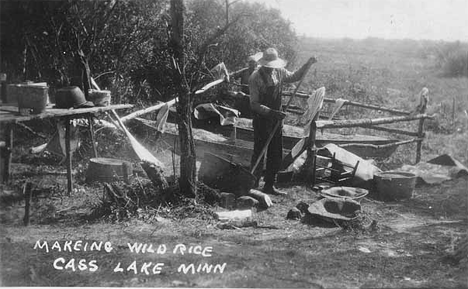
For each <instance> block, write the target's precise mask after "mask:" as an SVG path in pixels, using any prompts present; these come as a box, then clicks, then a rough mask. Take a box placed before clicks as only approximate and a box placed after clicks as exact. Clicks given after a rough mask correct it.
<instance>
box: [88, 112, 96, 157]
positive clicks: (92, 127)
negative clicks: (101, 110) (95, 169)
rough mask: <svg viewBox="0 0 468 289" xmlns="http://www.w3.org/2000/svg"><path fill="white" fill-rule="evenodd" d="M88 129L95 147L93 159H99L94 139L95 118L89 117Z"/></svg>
mask: <svg viewBox="0 0 468 289" xmlns="http://www.w3.org/2000/svg"><path fill="white" fill-rule="evenodd" d="M88 127H89V135H90V137H91V145H92V147H93V157H95V158H97V156H98V154H97V148H96V138H95V137H94V125H93V117H92V116H91V115H89V116H88Z"/></svg>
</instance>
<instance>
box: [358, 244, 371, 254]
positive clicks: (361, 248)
mask: <svg viewBox="0 0 468 289" xmlns="http://www.w3.org/2000/svg"><path fill="white" fill-rule="evenodd" d="M358 250H359V251H361V252H363V253H372V252H371V250H369V248H366V247H361V246H359V247H358Z"/></svg>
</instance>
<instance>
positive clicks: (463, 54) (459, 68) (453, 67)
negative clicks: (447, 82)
mask: <svg viewBox="0 0 468 289" xmlns="http://www.w3.org/2000/svg"><path fill="white" fill-rule="evenodd" d="M444 74H445V75H446V76H450V77H457V76H465V77H468V50H458V51H453V52H452V53H450V54H449V55H448V56H447V58H446V60H445V64H444Z"/></svg>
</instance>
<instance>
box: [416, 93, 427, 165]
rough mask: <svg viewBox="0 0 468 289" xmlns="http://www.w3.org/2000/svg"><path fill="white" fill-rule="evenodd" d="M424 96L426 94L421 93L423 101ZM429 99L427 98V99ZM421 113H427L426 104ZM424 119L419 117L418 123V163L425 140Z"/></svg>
mask: <svg viewBox="0 0 468 289" xmlns="http://www.w3.org/2000/svg"><path fill="white" fill-rule="evenodd" d="M423 97H424V95H422V94H421V102H422V98H423ZM426 101H427V99H426ZM419 113H420V114H425V113H426V105H424V106H423V107H422V108H421V111H419ZM424 120H425V118H421V119H419V124H418V138H419V140H418V142H417V144H416V163H419V162H420V161H421V149H422V142H423V139H424V135H425V133H424Z"/></svg>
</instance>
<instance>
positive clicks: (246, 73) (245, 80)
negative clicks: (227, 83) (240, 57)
mask: <svg viewBox="0 0 468 289" xmlns="http://www.w3.org/2000/svg"><path fill="white" fill-rule="evenodd" d="M247 65H248V67H247V68H245V69H242V70H241V71H239V72H237V73H235V74H233V75H232V77H233V78H234V79H239V80H240V84H241V91H242V92H243V93H244V94H250V93H249V78H250V75H252V73H254V71H255V70H256V69H257V60H256V59H255V56H253V55H252V56H249V58H247Z"/></svg>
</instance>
